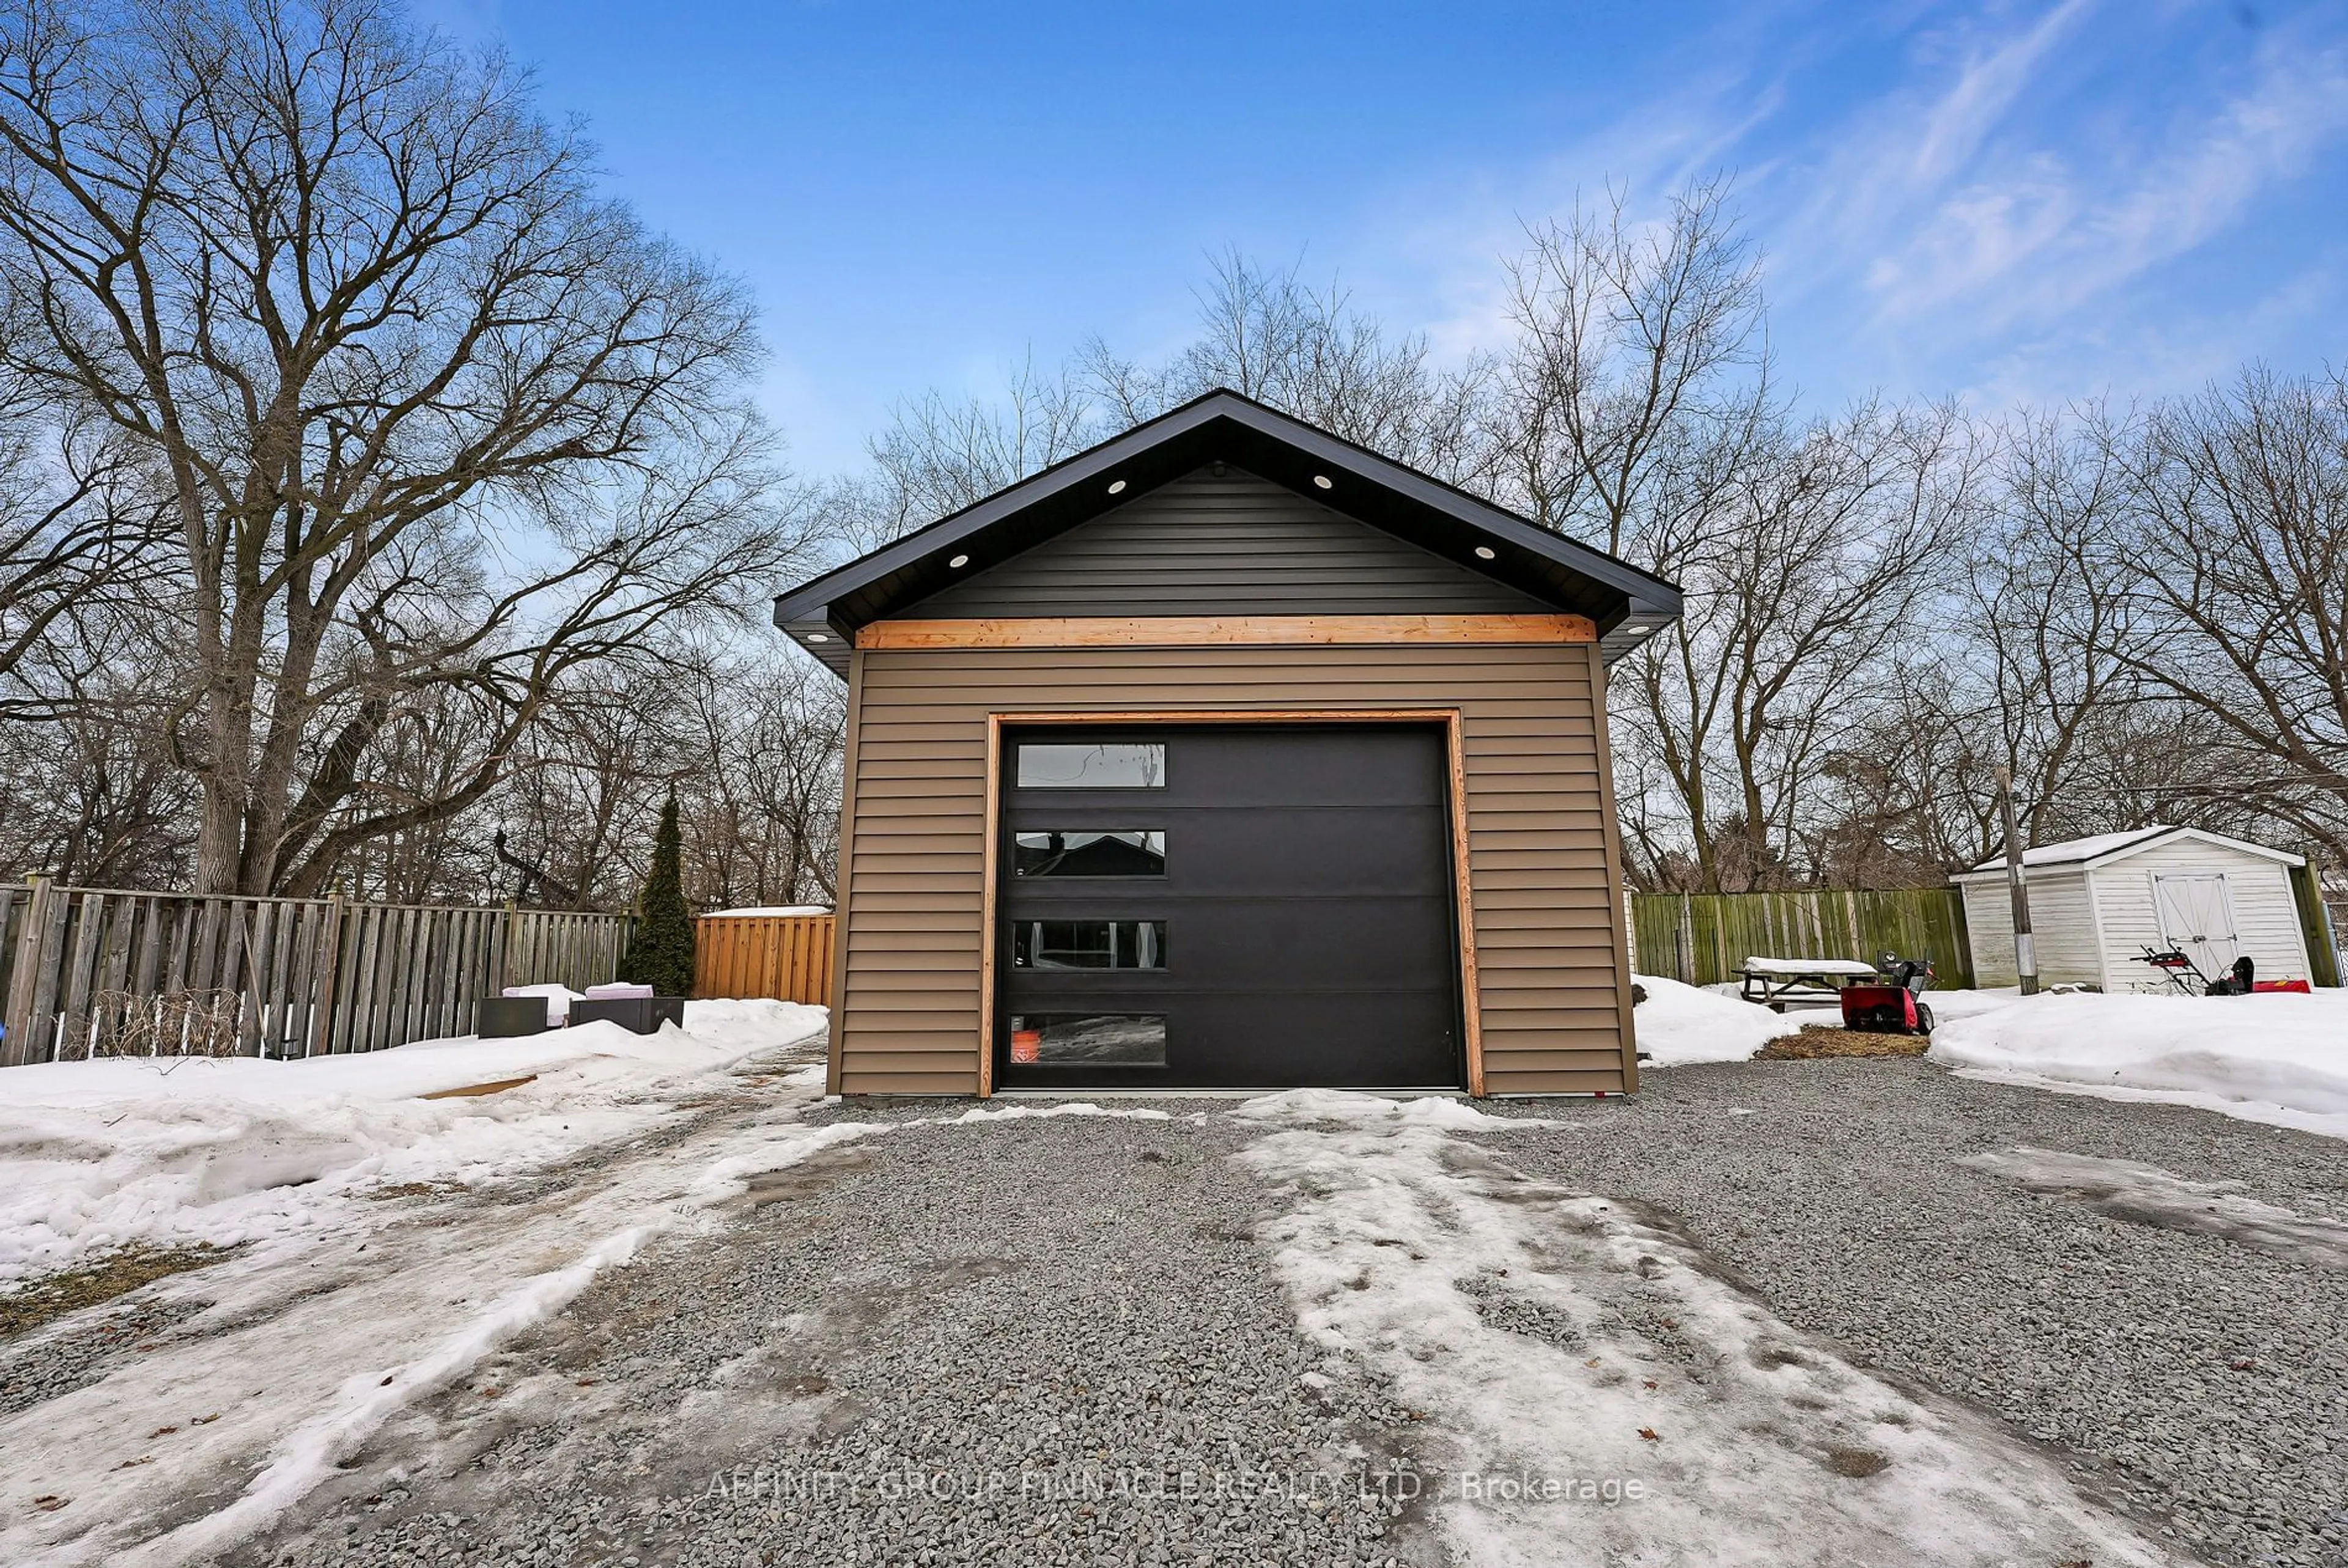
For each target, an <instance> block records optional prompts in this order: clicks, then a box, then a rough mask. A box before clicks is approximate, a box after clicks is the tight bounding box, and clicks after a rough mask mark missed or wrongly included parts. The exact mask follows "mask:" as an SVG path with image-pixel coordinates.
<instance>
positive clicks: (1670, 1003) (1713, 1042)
mask: <svg viewBox="0 0 2348 1568" xmlns="http://www.w3.org/2000/svg"><path fill="white" fill-rule="evenodd" d="M1632 978H1633V979H1636V980H1637V981H1638V983H1639V984H1640V985H1642V986H1644V987H1645V988H1646V990H1647V999H1646V1000H1645V1001H1643V1002H1641V1003H1640V1004H1639V1005H1638V1006H1637V1007H1635V1008H1633V1009H1631V1024H1632V1031H1633V1032H1634V1033H1635V1035H1636V1036H1637V1038H1638V1041H1639V1049H1640V1050H1642V1051H1643V1052H1644V1053H1645V1054H1646V1056H1647V1061H1646V1063H1645V1065H1647V1066H1649V1067H1685V1066H1691V1065H1693V1064H1694V1063H1696V1062H1699V1061H1745V1060H1746V1058H1748V1057H1750V1056H1751V1055H1752V1054H1753V1053H1754V1052H1755V1051H1756V1050H1760V1049H1761V1048H1762V1047H1763V1046H1765V1045H1766V1044H1768V1043H1769V1042H1770V1041H1771V1040H1776V1038H1778V1037H1779V1036H1780V1035H1787V1034H1798V1033H1800V1032H1801V1029H1802V1021H1803V1020H1801V1018H1800V1017H1799V1016H1797V1015H1795V1014H1790V1013H1778V1012H1772V1011H1770V1010H1769V1009H1767V1008H1765V1007H1763V1006H1762V1005H1761V1004H1760V1003H1758V1002H1748V1001H1743V1000H1740V999H1737V998H1735V997H1730V996H1722V995H1721V994H1720V993H1719V992H1717V991H1708V990H1700V989H1697V988H1696V987H1694V986H1684V985H1682V984H1680V982H1679V981H1677V980H1667V979H1663V978H1662V977H1660V976H1657V975H1637V976H1633V977H1632Z"/></svg>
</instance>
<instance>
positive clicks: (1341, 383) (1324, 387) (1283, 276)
mask: <svg viewBox="0 0 2348 1568" xmlns="http://www.w3.org/2000/svg"><path fill="white" fill-rule="evenodd" d="M1210 271H1211V277H1210V281H1209V282H1208V284H1207V286H1206V287H1205V288H1204V289H1202V290H1201V291H1200V292H1198V294H1197V295H1196V296H1195V297H1196V299H1197V301H1198V306H1199V323H1200V336H1199V337H1198V338H1197V339H1196V340H1195V341H1193V342H1192V343H1190V344H1189V346H1188V347H1186V348H1184V349H1183V350H1182V351H1181V352H1180V353H1179V354H1176V355H1175V356H1174V357H1173V358H1172V359H1171V360H1169V361H1168V362H1167V363H1165V364H1160V365H1155V366H1145V365H1142V364H1138V363H1136V362H1134V361H1132V360H1128V359H1125V358H1122V357H1120V356H1118V355H1117V354H1113V353H1111V352H1110V350H1109V348H1108V346H1107V344H1106V343H1104V342H1102V341H1101V340H1100V339H1098V338H1095V339H1093V340H1092V341H1091V342H1090V343H1087V344H1086V346H1085V348H1084V350H1083V351H1082V352H1081V353H1080V354H1078V356H1077V361H1078V364H1080V365H1081V367H1082V369H1083V372H1084V374H1085V377H1086V381H1087V382H1088V384H1090V386H1091V387H1092V388H1093V390H1094V391H1095V393H1096V394H1097V396H1098V397H1099V399H1100V401H1101V403H1102V404H1103V405H1105V406H1106V408H1107V411H1108V413H1109V414H1110V415H1111V416H1112V418H1113V421H1114V422H1115V423H1116V424H1117V425H1119V426H1122V425H1134V424H1138V423H1139V422H1140V421H1142V420H1144V419H1148V418H1151V417H1154V416H1155V415H1159V414H1161V413H1163V412H1165V411H1166V410H1167V409H1169V408H1171V407H1174V406H1175V405H1179V404H1181V403H1184V402H1187V401H1189V399H1191V398H1193V397H1197V396H1199V395H1201V394H1204V393H1207V392H1210V391H1212V390H1214V389H1215V388H1217V387H1229V388H1230V389H1231V390H1232V391H1234V392H1238V393H1241V394H1243V395H1247V396H1249V397H1252V398H1254V399H1255V400H1256V401H1258V402H1260V403H1266V404H1269V405H1272V407H1274V408H1278V409H1280V410H1282V412H1283V413H1288V414H1292V415H1295V416H1296V417H1298V418H1299V419H1303V420H1307V421H1309V422H1311V423H1312V424H1314V425H1320V426H1321V427H1322V428H1323V429H1325V430H1328V431H1330V432H1332V433H1334V434H1335V435H1337V436H1343V437H1344V438H1345V439H1346V440H1348V441H1352V442H1354V443H1355V444H1356V445H1358V446H1366V447H1368V448H1370V449H1371V450H1372V451H1375V452H1379V453H1382V454H1384V455H1385V456H1389V457H1393V458H1395V459H1396V460H1398V461H1400V462H1404V463H1408V464H1409V465H1411V466H1413V467H1416V468H1418V469H1420V470H1422V471H1424V472H1426V473H1428V474H1432V475H1434V476H1435V477H1437V478H1439V479H1442V480H1445V481H1447V482H1448V483H1450V484H1454V485H1458V486H1461V487H1466V488H1475V489H1481V488H1483V487H1485V486H1486V485H1487V483H1488V479H1489V477H1490V473H1491V470H1492V467H1493V465H1494V463H1495V461H1496V447H1495V445H1494V443H1493V441H1492V439H1491V433H1490V430H1489V428H1488V419H1487V415H1488V398H1487V394H1488V386H1489V383H1490V380H1491V365H1490V364H1489V362H1488V360H1486V359H1485V358H1483V357H1481V356H1478V357H1474V358H1471V359H1469V360H1468V362H1467V363H1466V364H1463V365H1461V366H1459V367H1457V369H1454V370H1448V371H1444V370H1438V369H1437V368H1436V367H1435V366H1434V365H1433V364H1431V363H1430V360H1429V354H1428V349H1427V343H1426V338H1425V337H1423V336H1418V335H1416V334H1414V335H1408V336H1404V337H1399V338H1396V337H1390V336H1388V334H1387V333H1386V332H1385V328H1384V327H1383V326H1382V325H1380V323H1378V321H1377V319H1376V318H1375V317H1374V316H1370V315H1368V314H1366V313H1363V312H1361V311H1359V310H1357V309H1355V308H1354V302H1353V298H1352V295H1351V294H1350V293H1349V292H1347V291H1346V290H1344V288H1343V287H1342V286H1340V285H1339V284H1338V283H1337V282H1334V281H1333V282H1331V283H1330V285H1329V286H1328V287H1327V288H1326V289H1314V288H1313V287H1311V286H1309V285H1308V284H1306V283H1305V282H1303V278H1302V276H1301V275H1300V273H1299V272H1298V271H1297V270H1296V269H1293V268H1292V269H1291V270H1289V271H1288V272H1272V271H1270V270H1268V269H1266V268H1265V267H1264V266H1262V264H1261V263H1259V262H1257V261H1251V260H1250V259H1249V258H1247V257H1246V256H1244V255H1242V254H1241V253H1240V252H1239V251H1236V250H1233V251H1224V252H1223V253H1222V254H1221V255H1220V256H1217V257H1215V258H1213V260H1212V261H1211V262H1210Z"/></svg>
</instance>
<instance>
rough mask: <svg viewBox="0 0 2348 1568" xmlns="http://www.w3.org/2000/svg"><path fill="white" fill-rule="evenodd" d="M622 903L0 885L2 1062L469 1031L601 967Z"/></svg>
mask: <svg viewBox="0 0 2348 1568" xmlns="http://www.w3.org/2000/svg"><path fill="white" fill-rule="evenodd" d="M628 925H629V921H628V917H626V916H624V915H570V914H557V913H550V912H544V911H540V910H534V909H510V908H508V909H479V908H474V909H465V908H443V907H418V906H412V905H390V904H353V903H348V902H346V901H345V900H343V899H340V898H226V897H221V898H212V897H193V896H189V895H183V894H170V893H125V892H115V891H109V890H107V889H102V888H90V887H59V886H54V885H53V884H50V883H46V882H35V883H33V884H31V885H29V886H0V1009H5V1010H0V1025H5V1034H0V1066H15V1065H17V1064H20V1063H23V1062H28V1061H59V1060H78V1059H80V1058H82V1057H85V1056H88V1055H90V1054H92V1053H93V1052H97V1053H98V1054H108V1053H112V1052H115V1051H122V1052H124V1053H135V1054H147V1053H149V1051H151V1050H156V1049H158V1048H159V1047H160V1049H162V1050H163V1051H164V1053H165V1054H171V1053H173V1052H176V1051H180V1050H203V1051H213V1050H221V1051H225V1050H234V1051H235V1052H238V1053H241V1054H242V1055H246V1056H273V1057H290V1056H323V1055H326V1054H329V1053H334V1052H342V1051H355V1050H383V1049H384V1048H386V1047H387V1046H394V1045H405V1044H406V1043H407V1042H408V1041H409V1040H431V1039H436V1038H438V1037H440V1036H443V1035H453V1034H469V1033H470V1032H471V1031H472V1029H473V1004H474V1003H475V1002H477V1001H479V999H481V998H482V997H484V996H495V995H496V994H497V993H498V992H499V989H502V988H503V987H506V986H510V985H527V984H535V983H540V982H549V981H552V982H560V983H561V984H563V985H566V986H569V987H571V988H572V989H574V990H578V989H584V988H586V987H587V986H589V985H592V984H595V983H599V982H601V981H604V980H608V979H611V978H612V977H613V974H614V973H615V972H616V971H617V968H618V966H619V960H620V954H621V952H622V950H623V948H624V947H625V945H626V942H627V932H628Z"/></svg>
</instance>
